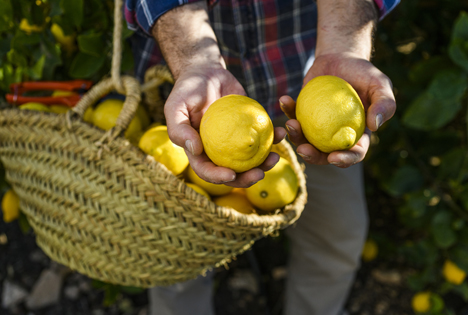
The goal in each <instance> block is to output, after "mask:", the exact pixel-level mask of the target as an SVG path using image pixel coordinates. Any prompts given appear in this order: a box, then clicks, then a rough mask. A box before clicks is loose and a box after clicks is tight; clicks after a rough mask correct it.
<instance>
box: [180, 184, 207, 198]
mask: <svg viewBox="0 0 468 315" xmlns="http://www.w3.org/2000/svg"><path fill="white" fill-rule="evenodd" d="M185 185H187V186H188V187H190V188H192V189H193V190H195V191H196V192H197V193H199V194H200V195H203V196H205V197H206V198H208V200H211V197H210V195H209V194H208V193H207V192H206V191H205V190H204V189H203V188H201V187H200V186H198V185H195V184H193V183H185Z"/></svg>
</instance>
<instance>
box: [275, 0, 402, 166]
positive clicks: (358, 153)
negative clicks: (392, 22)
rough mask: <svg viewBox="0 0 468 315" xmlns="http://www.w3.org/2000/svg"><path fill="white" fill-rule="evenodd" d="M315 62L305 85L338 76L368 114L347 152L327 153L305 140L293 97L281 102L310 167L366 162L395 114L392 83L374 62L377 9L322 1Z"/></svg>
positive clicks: (356, 1)
mask: <svg viewBox="0 0 468 315" xmlns="http://www.w3.org/2000/svg"><path fill="white" fill-rule="evenodd" d="M317 5H318V14H319V21H318V27H317V30H318V38H317V49H316V59H315V61H314V64H313V65H312V67H311V68H310V70H309V71H308V72H307V74H306V76H305V78H304V85H305V84H307V82H309V81H310V80H312V79H313V78H315V77H317V76H321V75H334V76H337V77H340V78H342V79H344V80H345V81H347V82H348V83H349V84H351V85H352V86H353V87H354V89H355V90H356V91H357V93H358V94H359V97H360V98H361V101H362V103H363V105H364V108H365V110H366V124H367V128H366V132H365V133H364V135H363V136H362V137H361V139H360V140H359V141H358V143H357V144H356V145H355V146H354V147H353V148H351V149H350V150H348V151H336V152H332V153H330V154H326V153H323V152H321V151H319V150H318V149H316V148H315V147H314V146H312V145H311V144H310V143H309V142H308V141H307V139H306V138H305V137H304V135H303V133H302V130H301V126H300V124H299V122H298V121H297V120H296V114H295V111H296V103H295V102H294V100H293V99H292V98H291V97H289V96H282V97H281V98H280V102H281V108H282V110H283V112H284V113H285V114H286V116H288V118H289V119H290V120H288V121H287V122H286V128H287V129H288V135H289V139H290V140H291V142H293V143H294V144H295V145H296V146H297V153H298V154H299V155H300V156H302V157H303V159H304V160H305V161H306V162H307V163H310V164H317V165H325V164H334V165H336V166H338V167H342V168H346V167H349V166H351V165H354V164H356V163H358V162H360V161H362V160H363V159H364V157H365V155H366V153H367V150H368V148H369V143H370V139H369V138H370V133H371V131H376V130H377V129H378V128H379V127H380V126H381V125H382V124H383V123H384V122H385V121H387V120H388V119H390V118H391V117H392V116H393V114H394V113H395V109H396V104H395V97H394V96H393V92H392V83H391V81H390V79H389V78H388V77H387V76H386V75H384V74H383V73H382V72H381V71H380V70H378V69H377V68H376V67H374V66H373V65H372V63H370V62H369V59H370V52H371V47H372V41H371V39H372V32H373V28H374V23H375V20H376V17H377V16H376V14H377V13H376V11H375V8H374V7H373V3H372V1H367V0H351V1H348V0H337V1H327V0H319V1H317Z"/></svg>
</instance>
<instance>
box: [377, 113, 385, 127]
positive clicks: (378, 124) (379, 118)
mask: <svg viewBox="0 0 468 315" xmlns="http://www.w3.org/2000/svg"><path fill="white" fill-rule="evenodd" d="M382 121H383V117H382V114H377V116H375V125H376V126H377V129H379V128H380V126H382Z"/></svg>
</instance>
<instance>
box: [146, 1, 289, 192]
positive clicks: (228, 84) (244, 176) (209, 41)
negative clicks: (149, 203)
mask: <svg viewBox="0 0 468 315" xmlns="http://www.w3.org/2000/svg"><path fill="white" fill-rule="evenodd" d="M206 10H207V8H206V3H205V2H204V1H203V2H195V3H193V4H188V5H184V6H181V7H178V8H176V9H173V10H171V11H169V12H167V13H166V14H164V15H163V16H162V17H161V18H160V19H159V20H158V21H157V22H156V25H155V27H154V29H153V35H154V36H155V38H156V40H157V42H158V44H159V46H160V47H161V50H162V52H163V55H164V58H165V59H166V61H167V63H168V65H169V68H170V69H171V71H172V73H173V75H174V77H175V79H176V81H175V84H174V87H173V89H172V92H171V94H170V95H169V98H168V99H167V101H166V104H165V107H164V114H165V116H166V121H167V128H168V133H169V137H170V138H171V140H172V141H173V142H174V143H175V144H177V145H179V146H181V147H183V148H184V149H185V152H186V154H187V156H188V158H189V161H190V165H191V167H192V168H193V170H194V171H195V173H197V174H198V176H200V177H201V178H202V179H204V180H206V181H208V182H211V183H218V184H219V183H224V184H226V185H229V186H234V187H249V186H251V185H253V184H254V183H256V182H257V181H259V180H261V179H263V177H264V172H265V171H267V170H269V169H270V168H272V167H273V166H274V165H275V164H276V163H277V162H278V160H279V156H278V154H276V153H270V155H269V156H268V157H267V159H266V160H265V162H264V163H263V164H262V165H260V166H259V167H257V168H254V169H252V170H249V171H247V172H244V173H241V174H236V173H235V172H234V171H233V170H231V169H228V168H225V167H219V166H216V165H215V164H214V163H213V162H211V160H210V159H209V158H208V157H207V156H206V154H205V153H204V152H203V144H202V142H201V139H200V135H199V133H198V128H199V127H200V122H201V119H202V117H203V114H204V113H205V112H206V110H207V109H208V107H209V106H210V105H211V104H212V103H213V102H214V101H216V100H217V99H219V98H220V97H223V96H225V95H229V94H240V95H245V91H244V89H243V88H242V86H241V85H240V83H239V82H238V81H237V80H236V79H235V78H234V76H233V75H232V74H231V73H230V72H229V71H228V70H226V66H225V63H224V60H223V59H222V57H221V54H220V52H219V48H218V45H217V42H216V36H215V34H214V32H213V30H212V28H211V26H210V24H209V19H208V14H207V12H206ZM285 135H286V131H285V130H284V129H283V128H275V140H274V143H277V142H279V141H281V140H282V139H283V138H284V137H285Z"/></svg>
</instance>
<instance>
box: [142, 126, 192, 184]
mask: <svg viewBox="0 0 468 315" xmlns="http://www.w3.org/2000/svg"><path fill="white" fill-rule="evenodd" d="M138 146H139V147H140V149H141V150H143V152H145V153H146V154H149V155H151V156H153V157H154V159H155V160H156V161H158V162H159V163H162V164H164V165H165V166H166V167H167V168H168V169H169V170H170V171H171V172H172V173H173V174H174V175H179V174H181V173H182V172H183V171H184V170H185V169H186V168H187V165H188V164H189V161H188V158H187V155H186V154H185V151H184V149H183V148H181V147H179V146H178V145H175V144H174V143H172V141H171V139H169V134H168V133H167V127H166V126H158V127H155V128H153V129H150V130H148V131H146V132H145V133H144V134H143V136H142V137H141V139H140V142H139V143H138Z"/></svg>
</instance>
